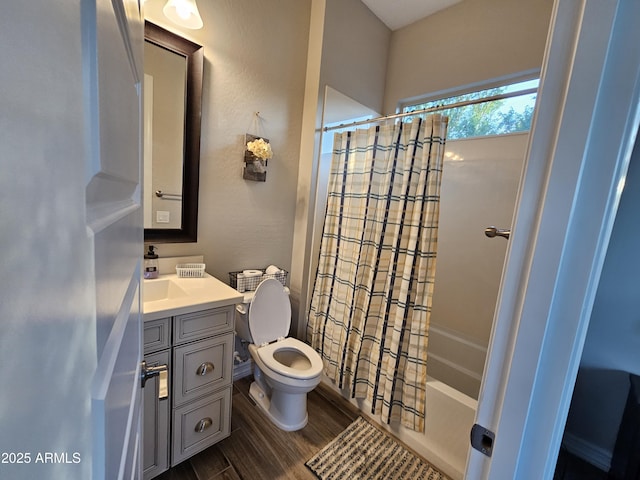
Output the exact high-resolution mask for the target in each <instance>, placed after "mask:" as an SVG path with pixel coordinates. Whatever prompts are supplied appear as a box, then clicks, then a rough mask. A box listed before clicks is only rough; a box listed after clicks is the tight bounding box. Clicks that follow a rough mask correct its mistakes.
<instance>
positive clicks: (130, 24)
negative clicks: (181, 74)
mask: <svg viewBox="0 0 640 480" xmlns="http://www.w3.org/2000/svg"><path fill="white" fill-rule="evenodd" d="M5 3H6V5H5V4H3V7H2V15H0V38H1V39H2V44H3V48H2V49H0V65H2V68H0V167H1V168H0V252H1V253H0V255H1V257H0V258H1V259H2V260H1V265H2V267H1V268H2V270H1V272H0V273H1V275H0V285H1V288H0V299H1V301H0V385H1V386H2V387H1V390H0V392H1V393H0V452H1V453H0V455H2V456H3V457H2V458H0V478H11V479H27V478H39V479H49V478H65V479H78V480H86V479H91V478H92V479H96V480H99V479H109V480H111V479H117V478H136V477H140V478H141V476H140V468H139V464H140V461H139V460H140V459H139V436H140V421H139V415H140V412H139V408H140V407H139V406H140V396H141V395H140V393H141V392H140V381H139V364H140V360H141V314H140V293H139V290H140V289H139V284H140V265H141V260H140V259H141V257H142V253H143V245H142V242H143V230H142V210H141V208H140V203H141V202H140V198H141V187H140V178H141V175H140V171H141V166H140V158H141V146H140V145H141V142H140V132H141V128H140V126H141V123H140V122H141V121H140V110H141V108H140V106H141V99H140V93H141V91H140V90H141V87H140V84H141V79H142V45H143V26H142V18H141V13H140V8H139V5H138V2H137V0H113V1H111V0H58V1H55V2H51V1H49V0H30V1H28V2H5ZM3 460H4V461H3Z"/></svg>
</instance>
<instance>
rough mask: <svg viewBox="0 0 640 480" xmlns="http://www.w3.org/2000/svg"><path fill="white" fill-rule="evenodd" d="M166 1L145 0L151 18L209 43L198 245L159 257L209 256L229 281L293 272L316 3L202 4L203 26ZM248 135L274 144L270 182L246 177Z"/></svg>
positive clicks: (164, 247)
mask: <svg viewBox="0 0 640 480" xmlns="http://www.w3.org/2000/svg"><path fill="white" fill-rule="evenodd" d="M164 3H165V2H164V1H163V0H148V1H147V2H146V3H145V16H146V17H147V19H148V20H150V21H152V22H154V23H156V24H158V25H160V26H162V27H164V28H167V29H168V30H171V31H173V32H176V33H178V34H180V35H182V36H184V37H186V38H188V39H190V40H192V41H194V42H196V43H199V44H201V45H203V46H204V57H205V66H204V83H203V100H202V139H201V159H200V199H199V213H198V242H197V243H189V244H160V245H159V248H158V253H159V255H160V256H161V257H166V256H173V255H188V254H203V255H204V258H205V262H206V263H207V271H208V272H209V273H211V274H212V275H215V276H217V277H218V278H220V279H222V280H227V279H228V272H229V271H232V270H238V269H244V268H254V267H263V266H267V265H269V264H271V263H274V264H277V265H279V266H281V267H282V268H286V269H290V259H291V245H292V237H293V218H294V214H295V208H296V188H297V187H296V186H297V174H298V161H299V148H300V133H301V122H302V109H303V95H304V84H305V83H304V82H305V68H306V56H307V44H308V35H309V33H308V32H309V16H310V9H311V1H310V0H279V1H278V2H266V1H263V0H246V1H242V2H237V1H232V0H207V1H200V2H198V8H199V10H200V14H201V16H202V19H203V21H204V28H203V29H201V30H186V29H180V28H178V27H176V26H175V25H173V24H171V23H169V22H168V21H167V20H166V19H165V17H164V16H163V14H162V6H163V5H164ZM256 111H259V112H260V120H259V121H258V120H257V119H256V117H255V116H254V112H256ZM245 133H255V134H257V135H262V136H265V137H267V138H268V139H269V140H270V142H271V145H272V147H273V151H274V158H273V159H272V160H270V161H269V166H268V169H267V181H266V182H265V183H261V182H252V181H247V180H243V178H242V165H243V161H242V159H243V153H244V134H245ZM141 254H142V252H141Z"/></svg>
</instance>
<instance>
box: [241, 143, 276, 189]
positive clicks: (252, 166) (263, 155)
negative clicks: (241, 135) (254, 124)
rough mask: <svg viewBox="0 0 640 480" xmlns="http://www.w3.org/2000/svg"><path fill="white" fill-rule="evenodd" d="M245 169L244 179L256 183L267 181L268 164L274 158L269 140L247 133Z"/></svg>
mask: <svg viewBox="0 0 640 480" xmlns="http://www.w3.org/2000/svg"><path fill="white" fill-rule="evenodd" d="M244 144H245V147H246V148H245V152H244V169H243V172H242V178H244V179H245V180H253V181H254V182H266V181H267V163H268V161H269V159H270V158H271V157H273V151H272V150H271V145H270V144H269V139H268V138H264V137H257V136H255V135H251V134H250V133H247V134H246V135H245V139H244Z"/></svg>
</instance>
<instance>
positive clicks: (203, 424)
mask: <svg viewBox="0 0 640 480" xmlns="http://www.w3.org/2000/svg"><path fill="white" fill-rule="evenodd" d="M211 425H213V420H211V418H209V417H207V418H203V419H202V420H200V421H199V422H198V423H197V424H196V428H195V431H196V432H198V433H202V432H204V431H205V430H206V429H207V428H209V427H210V426H211Z"/></svg>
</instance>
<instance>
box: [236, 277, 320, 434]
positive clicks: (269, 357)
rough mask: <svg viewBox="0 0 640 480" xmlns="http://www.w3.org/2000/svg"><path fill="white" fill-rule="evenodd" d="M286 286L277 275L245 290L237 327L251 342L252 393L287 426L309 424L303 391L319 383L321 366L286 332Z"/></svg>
mask: <svg viewBox="0 0 640 480" xmlns="http://www.w3.org/2000/svg"><path fill="white" fill-rule="evenodd" d="M287 292H288V289H286V287H283V285H282V284H281V283H280V282H279V281H278V280H276V279H275V278H267V279H266V280H263V281H262V282H261V283H260V285H258V287H257V288H256V290H255V292H247V293H248V295H247V294H245V301H244V304H243V305H238V307H237V311H238V315H237V316H236V333H237V334H238V336H239V337H240V338H242V339H243V340H246V341H248V342H249V343H250V345H249V352H250V354H251V357H252V358H253V361H254V364H255V367H254V374H253V376H254V381H253V382H252V383H251V387H250V388H249V395H250V397H251V398H252V399H253V400H254V401H255V402H256V404H257V405H258V406H259V407H260V408H261V409H262V410H263V411H264V413H265V414H266V415H267V416H268V417H269V419H270V420H271V421H272V422H273V423H274V424H275V425H276V426H277V427H279V428H280V429H282V430H285V431H289V432H290V431H295V430H300V429H301V428H303V427H304V426H305V425H306V424H307V420H308V415H307V393H308V392H310V391H311V390H313V389H314V388H315V387H316V386H317V385H318V384H319V383H320V378H321V375H322V369H323V366H322V359H321V358H320V355H319V354H318V353H317V352H316V351H315V350H314V349H313V348H311V347H310V346H309V345H307V344H306V343H304V342H301V341H300V340H297V339H295V338H287V335H288V334H289V327H290V326H291V303H290V302H289V295H288V293H287ZM251 294H252V295H251ZM247 306H248V308H247Z"/></svg>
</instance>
